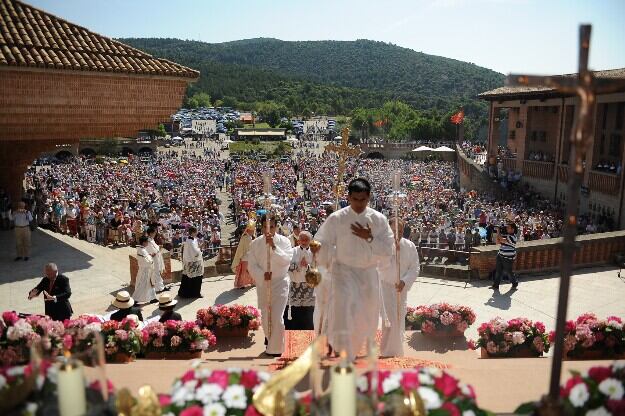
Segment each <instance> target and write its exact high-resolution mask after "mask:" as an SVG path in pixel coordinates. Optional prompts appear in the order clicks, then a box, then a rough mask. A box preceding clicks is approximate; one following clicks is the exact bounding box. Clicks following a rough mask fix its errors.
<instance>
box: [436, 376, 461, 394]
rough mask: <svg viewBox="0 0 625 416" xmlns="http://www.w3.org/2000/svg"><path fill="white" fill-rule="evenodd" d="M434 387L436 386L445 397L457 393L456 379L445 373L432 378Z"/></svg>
mask: <svg viewBox="0 0 625 416" xmlns="http://www.w3.org/2000/svg"><path fill="white" fill-rule="evenodd" d="M434 387H436V388H437V389H438V390H439V391H440V392H441V393H443V395H445V396H446V397H451V396H454V395H455V394H457V393H458V380H456V379H455V378H454V377H452V376H450V375H449V374H447V373H443V375H442V376H440V377H438V378H436V379H434Z"/></svg>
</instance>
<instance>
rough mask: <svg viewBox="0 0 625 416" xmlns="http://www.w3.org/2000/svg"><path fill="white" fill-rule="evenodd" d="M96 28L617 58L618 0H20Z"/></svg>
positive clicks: (508, 57) (494, 59)
mask: <svg viewBox="0 0 625 416" xmlns="http://www.w3.org/2000/svg"><path fill="white" fill-rule="evenodd" d="M23 1H25V2H26V3H29V4H32V5H34V6H36V7H39V8H41V9H43V10H45V11H47V12H51V13H53V14H55V15H57V16H59V17H62V18H64V19H66V20H68V21H70V22H72V23H76V24H79V25H82V26H84V27H86V28H88V29H89V30H92V31H94V32H97V33H100V34H103V35H106V36H109V37H114V38H121V37H159V38H179V39H190V40H200V41H203V42H211V43H218V42H227V41H232V40H238V39H249V38H258V37H270V38H277V39H282V40H328V39H332V40H355V39H371V40H377V41H383V42H389V43H393V44H395V45H399V46H402V47H406V48H410V49H414V50H416V51H420V52H424V53H428V54H432V55H439V56H444V57H448V58H454V59H458V60H461V61H466V62H472V63H475V64H476V65H479V66H483V67H486V68H490V69H493V70H495V71H498V72H502V73H505V74H507V73H511V72H512V73H535V74H562V73H572V72H576V70H577V54H578V46H579V45H578V43H579V41H578V30H579V29H578V28H579V25H580V24H581V23H590V24H592V25H593V29H592V38H591V53H590V67H591V68H592V69H612V68H623V67H625V0H387V1H370V0H314V1H310V0H309V1H302V0H239V1H236V2H235V1H229V0H220V1H215V0H175V1H174V0H23Z"/></svg>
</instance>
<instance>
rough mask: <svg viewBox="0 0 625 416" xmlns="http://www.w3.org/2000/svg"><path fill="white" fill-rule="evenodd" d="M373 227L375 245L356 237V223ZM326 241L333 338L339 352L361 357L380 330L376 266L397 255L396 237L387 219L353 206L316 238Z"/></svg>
mask: <svg viewBox="0 0 625 416" xmlns="http://www.w3.org/2000/svg"><path fill="white" fill-rule="evenodd" d="M357 222H358V223H359V224H360V225H361V226H363V227H365V228H366V227H367V226H369V227H370V228H371V233H372V235H373V241H371V242H368V241H366V240H364V239H362V238H360V237H358V236H356V235H354V234H352V230H351V225H352V224H356V223H357ZM315 239H316V240H318V241H320V242H321V250H320V252H319V262H320V263H321V264H323V265H325V266H326V267H328V266H330V263H331V273H330V274H331V276H332V280H331V284H330V286H331V288H330V298H331V305H330V310H329V314H328V315H329V316H328V318H329V320H328V340H329V342H330V344H331V345H332V347H333V348H334V349H335V351H340V350H343V349H344V350H345V351H346V352H347V355H348V357H349V359H351V360H353V359H355V358H356V354H357V353H358V352H359V350H360V348H361V347H362V345H363V342H364V341H365V340H367V339H374V337H375V332H376V330H377V328H378V320H379V314H380V311H379V308H380V285H379V280H378V274H377V270H376V265H377V262H378V261H379V260H381V259H382V258H384V257H388V256H390V255H391V254H393V244H394V237H393V232H392V231H391V228H390V227H389V225H388V221H387V219H386V217H384V215H382V214H381V213H379V212H378V211H376V210H374V209H372V208H369V207H367V208H366V209H365V210H364V211H363V212H362V213H360V214H357V213H356V212H355V211H354V210H353V209H352V208H351V207H349V206H348V207H345V208H343V209H340V210H338V211H336V212H334V213H333V214H332V215H330V216H329V217H328V219H327V220H326V221H325V222H324V223H323V224H322V225H321V227H320V228H319V231H318V232H317V234H316V235H315Z"/></svg>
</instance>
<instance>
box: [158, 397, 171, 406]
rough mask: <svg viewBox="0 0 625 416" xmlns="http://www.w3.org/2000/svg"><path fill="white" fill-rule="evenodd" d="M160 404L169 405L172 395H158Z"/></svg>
mask: <svg viewBox="0 0 625 416" xmlns="http://www.w3.org/2000/svg"><path fill="white" fill-rule="evenodd" d="M158 404H159V405H160V406H161V407H165V406H169V405H170V404H171V396H170V395H168V394H159V395H158Z"/></svg>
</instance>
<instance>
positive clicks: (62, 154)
mask: <svg viewBox="0 0 625 416" xmlns="http://www.w3.org/2000/svg"><path fill="white" fill-rule="evenodd" d="M54 156H55V157H56V158H57V159H59V160H67V159H71V158H73V157H74V155H73V154H72V152H70V151H69V150H61V151H60V152H58V153H57V154H56V155H54Z"/></svg>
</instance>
